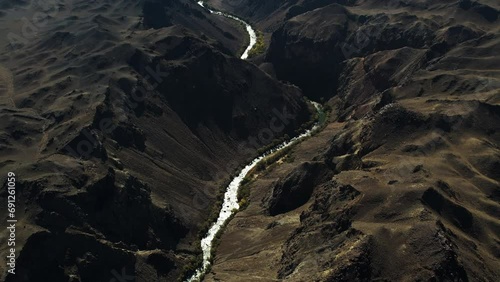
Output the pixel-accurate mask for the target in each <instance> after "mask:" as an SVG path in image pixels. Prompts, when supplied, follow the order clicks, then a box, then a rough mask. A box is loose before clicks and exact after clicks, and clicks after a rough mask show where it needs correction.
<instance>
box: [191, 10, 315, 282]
mask: <svg viewBox="0 0 500 282" xmlns="http://www.w3.org/2000/svg"><path fill="white" fill-rule="evenodd" d="M198 5H200V6H202V7H203V8H205V9H207V10H208V11H210V13H212V14H216V15H220V16H224V17H227V18H230V19H233V20H236V21H238V22H241V23H243V24H244V25H245V26H246V28H247V32H248V35H249V37H250V44H249V45H248V47H247V48H246V50H245V52H244V53H243V55H241V59H244V60H245V59H247V58H248V53H249V51H250V50H252V48H253V46H254V45H255V43H256V42H257V35H256V34H255V31H254V30H253V28H252V27H251V26H250V25H249V24H248V23H246V22H245V21H243V20H242V19H240V18H238V17H235V16H233V15H229V14H227V13H224V12H221V11H215V10H212V9H210V8H208V7H207V6H206V5H205V3H204V2H203V1H199V2H198ZM311 103H312V104H313V105H314V107H315V108H316V110H317V111H318V112H320V111H321V106H320V104H318V103H316V102H311ZM318 127H319V123H316V124H315V125H314V126H313V127H312V128H311V129H309V130H307V131H306V132H304V133H302V134H301V135H299V136H296V137H294V138H292V139H290V140H288V141H285V142H283V143H281V144H279V145H277V146H276V147H274V148H273V149H271V150H269V151H267V152H266V153H264V154H262V155H261V156H259V157H257V158H256V159H254V160H253V161H252V162H251V163H250V164H248V165H247V166H246V167H245V168H243V170H241V172H240V173H239V175H238V176H236V177H235V178H234V179H233V180H232V181H231V183H230V184H229V186H227V188H226V192H225V193H224V202H223V204H222V207H221V210H220V212H219V217H218V218H217V221H216V222H214V224H213V225H212V226H211V227H210V229H209V230H208V232H207V234H206V235H205V237H203V239H201V249H202V251H203V263H202V266H201V267H200V268H198V269H197V270H196V272H195V273H194V274H193V276H191V277H190V278H189V279H188V280H187V281H188V282H194V281H200V280H201V278H202V277H203V275H204V274H205V273H206V271H207V269H208V267H209V266H210V259H211V256H212V245H213V242H214V238H215V236H216V235H217V233H218V232H219V231H220V230H221V229H222V228H223V227H224V225H225V224H226V222H227V221H228V220H229V218H230V217H231V216H232V215H233V214H235V213H236V212H237V211H238V210H239V208H240V206H239V204H238V189H239V188H240V185H241V182H242V181H243V179H244V178H245V177H246V176H247V174H248V173H249V172H250V171H251V170H252V169H253V168H254V167H255V166H256V165H257V164H258V163H259V162H260V161H261V160H263V159H264V158H265V157H267V156H269V155H270V154H273V153H276V152H278V151H280V150H283V149H284V148H286V147H289V146H292V145H293V144H295V143H297V142H298V141H300V140H301V139H304V138H306V137H308V136H311V134H312V133H313V132H314V131H315V130H316V129H317V128H318Z"/></svg>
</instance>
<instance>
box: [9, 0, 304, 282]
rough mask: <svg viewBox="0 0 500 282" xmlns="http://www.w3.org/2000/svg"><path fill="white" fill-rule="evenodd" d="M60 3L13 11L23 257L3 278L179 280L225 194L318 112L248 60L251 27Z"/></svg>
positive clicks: (170, 7)
mask: <svg viewBox="0 0 500 282" xmlns="http://www.w3.org/2000/svg"><path fill="white" fill-rule="evenodd" d="M62 2H63V1H61V3H60V2H57V3H56V4H57V5H56V4H54V3H53V4H54V6H49V7H42V6H38V5H37V3H36V1H32V2H29V1H28V3H25V2H12V3H10V2H9V3H10V4H9V5H3V6H2V11H3V14H4V15H3V16H2V17H0V21H2V23H5V24H6V25H2V27H6V29H7V30H9V33H8V34H7V33H5V34H7V35H8V36H7V37H6V38H3V40H4V42H3V43H4V44H3V45H2V48H4V49H3V50H2V52H1V55H0V58H1V64H2V67H1V69H0V71H1V73H0V74H1V76H0V78H1V82H2V84H1V85H2V88H1V89H0V91H1V92H0V94H1V95H0V104H1V117H2V118H1V120H2V122H0V128H1V133H0V134H1V135H0V136H1V137H0V139H1V140H2V142H1V144H0V151H1V159H0V164H1V165H0V167H1V175H7V172H9V171H12V172H15V174H16V175H17V208H16V211H17V213H16V215H17V219H18V224H17V226H18V229H17V238H16V239H17V245H16V248H17V251H18V260H17V265H16V270H17V274H16V275H8V276H6V274H7V272H6V265H5V264H2V265H1V266H0V270H1V271H0V272H1V277H2V278H1V280H2V281H4V280H5V281H110V280H111V279H118V278H117V275H121V274H123V273H125V274H127V275H131V276H132V277H134V281H158V280H161V281H175V280H176V279H178V278H179V277H180V276H181V272H182V271H183V268H185V266H186V265H187V264H188V263H190V261H192V260H193V259H194V257H195V256H196V255H197V254H198V253H199V250H198V244H199V241H198V240H199V239H198V238H199V237H198V231H199V230H200V229H201V228H203V226H204V224H205V221H206V220H207V218H208V216H209V215H210V211H211V209H212V206H213V205H214V204H215V198H216V195H217V194H218V193H219V190H220V189H219V187H220V186H221V185H223V184H224V183H225V182H227V180H228V179H229V176H230V174H232V173H234V172H235V171H236V169H237V168H238V167H239V166H241V165H243V164H245V162H246V161H247V160H248V159H249V158H251V157H253V156H255V155H256V154H257V150H258V149H260V148H261V147H264V146H266V145H269V144H270V143H272V142H273V141H275V140H278V139H280V138H283V136H285V135H289V136H293V135H294V134H295V131H296V130H298V129H299V128H300V127H301V126H302V124H304V123H305V122H308V121H309V120H310V119H311V114H310V112H311V111H312V109H310V106H308V105H307V104H306V103H305V101H304V99H303V97H302V93H301V91H300V89H298V88H297V87H295V86H292V85H286V84H283V83H281V82H278V81H276V80H274V79H272V78H271V77H269V76H268V75H267V74H266V73H264V72H263V71H261V70H260V69H259V68H257V67H256V66H254V65H252V64H250V63H247V62H245V61H242V60H240V59H238V58H237V57H238V55H239V52H240V49H242V47H244V46H245V44H246V43H245V39H244V38H246V37H245V33H244V30H243V28H242V27H241V26H239V25H237V24H235V23H233V22H231V21H229V20H225V19H224V18H221V17H215V16H212V15H210V14H209V13H208V12H207V11H205V10H204V9H203V8H201V7H199V6H198V5H197V4H196V3H194V2H191V1H155V2H151V1H146V2H142V1H131V0H130V1H128V0H125V1H95V2H93V3H90V2H88V1H71V2H70V1H67V2H64V3H62ZM38 4H40V3H38ZM36 13H41V14H44V15H45V16H46V17H47V18H46V19H45V20H46V22H44V24H43V25H42V24H40V23H39V22H35V21H33V20H32V19H33V18H35V16H34V15H36ZM16 19H17V20H19V23H17V24H23V22H24V21H25V19H28V21H30V23H29V25H30V26H32V27H34V28H36V30H35V29H32V30H30V27H25V26H23V25H16V21H17V20H16ZM27 30H29V31H30V32H31V33H29V32H28V33H27V32H26V31H27ZM271 126H274V127H271ZM270 127H271V128H278V129H279V130H274V131H270V129H269V128H270ZM262 130H267V131H265V132H266V133H264V134H260V132H261V131H262ZM268 132H270V134H268ZM254 136H256V137H258V138H255V139H252V137H254ZM2 181H3V180H2ZM2 183H3V182H2ZM7 196H8V193H7V190H6V189H2V192H1V198H2V202H3V203H6V202H7ZM2 207H3V204H2ZM0 215H1V218H2V222H6V221H5V220H6V218H7V209H2V210H1V211H0ZM2 226H3V223H2ZM3 230H4V231H2V237H1V239H0V242H1V244H0V245H1V247H0V252H1V254H2V256H3V257H5V256H6V254H7V252H8V248H9V247H8V246H7V236H8V233H7V230H6V229H5V228H4V229H3ZM4 254H5V255H4Z"/></svg>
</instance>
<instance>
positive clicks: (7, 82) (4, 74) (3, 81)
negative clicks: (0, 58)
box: [0, 65, 16, 108]
mask: <svg viewBox="0 0 500 282" xmlns="http://www.w3.org/2000/svg"><path fill="white" fill-rule="evenodd" d="M2 85H3V86H4V87H5V90H6V92H7V99H9V102H10V105H9V106H10V107H12V108H16V103H15V102H14V94H15V88H14V76H13V75H12V72H11V71H10V70H9V69H7V68H6V67H4V66H2V65H0V86H2Z"/></svg>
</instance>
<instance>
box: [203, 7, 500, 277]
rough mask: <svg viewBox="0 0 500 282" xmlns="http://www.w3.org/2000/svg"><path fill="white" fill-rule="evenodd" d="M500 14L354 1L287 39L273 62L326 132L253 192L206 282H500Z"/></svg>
mask: <svg viewBox="0 0 500 282" xmlns="http://www.w3.org/2000/svg"><path fill="white" fill-rule="evenodd" d="M310 2H313V1H310ZM499 8H500V7H499V5H498V3H497V2H495V1H459V2H458V1H444V2H443V1H441V2H439V3H436V2H433V1H396V2H390V3H389V4H387V5H384V3H382V4H381V3H380V1H351V2H349V3H347V4H345V5H342V4H331V5H327V6H323V7H318V8H315V9H314V10H310V11H305V12H303V13H300V14H299V15H297V16H295V17H292V18H290V19H289V20H287V21H286V22H284V23H283V24H282V25H281V26H280V27H278V28H277V29H276V30H275V31H274V33H273V34H272V40H271V45H270V46H269V49H268V53H267V57H266V60H267V61H268V62H270V63H272V64H273V65H274V69H275V70H276V74H277V76H278V77H279V78H280V79H284V80H288V81H291V82H292V83H294V84H297V85H298V86H300V87H301V88H303V90H304V92H305V94H306V95H308V96H310V97H324V98H325V100H327V99H328V102H327V105H329V106H330V107H331V108H332V113H331V116H330V123H329V125H328V126H327V127H326V128H325V129H324V131H323V132H321V133H320V134H318V135H316V136H314V137H313V138H311V139H309V140H307V141H305V142H304V143H302V144H300V145H299V146H298V147H297V148H295V149H294V150H293V152H291V153H290V154H289V155H288V156H285V157H284V158H283V162H279V164H278V165H276V166H273V167H271V169H270V170H268V171H265V172H260V173H259V177H258V178H257V179H256V180H255V181H253V182H251V183H250V184H249V186H248V188H247V189H249V190H250V191H251V196H250V204H249V206H248V208H247V210H245V211H243V212H241V213H239V214H238V215H237V216H236V217H235V219H234V220H233V221H232V222H231V224H229V226H228V228H227V231H226V232H225V234H224V235H223V236H222V237H221V244H220V246H219V248H218V252H217V255H216V258H215V263H214V267H213V268H212V273H211V274H210V275H209V276H208V277H207V279H206V281H217V280H222V281H276V280H284V281H371V280H388V281H406V280H436V281H469V280H471V281H497V280H498V278H499V277H500V272H499V271H498V269H500V268H499V258H500V253H499V249H500V245H499V242H500V238H499V236H498V234H499V227H500V201H499V198H498V195H499V191H500V182H499V181H500V179H499V175H498V171H500V170H499V164H500V159H499V156H500V135H499V132H500V131H499V130H500V128H499V126H498V125H499V122H500V120H499V118H500V108H499V104H498V101H499V95H500V76H499V71H498V70H499V69H498V61H499V57H498V50H500V45H499V43H500V37H499V36H500V35H499V34H500V30H499V28H498V11H499ZM236 242H237V243H236Z"/></svg>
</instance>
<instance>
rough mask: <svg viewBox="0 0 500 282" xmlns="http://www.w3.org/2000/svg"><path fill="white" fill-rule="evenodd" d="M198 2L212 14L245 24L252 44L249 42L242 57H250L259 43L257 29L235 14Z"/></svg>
mask: <svg viewBox="0 0 500 282" xmlns="http://www.w3.org/2000/svg"><path fill="white" fill-rule="evenodd" d="M197 3H198V5H200V6H202V7H203V8H205V9H207V10H208V11H209V12H210V13H212V14H215V15H219V16H223V17H226V18H230V19H233V20H235V21H237V22H240V23H242V24H244V25H245V27H246V29H247V32H248V37H249V38H250V44H248V47H247V49H245V52H243V55H241V59H243V60H246V59H248V54H249V53H250V50H252V48H253V46H255V44H256V43H257V34H256V33H255V30H254V29H253V28H252V26H251V25H250V24H248V23H247V22H245V21H244V20H242V19H240V18H238V17H235V16H233V15H230V14H227V13H224V12H221V11H215V10H212V9H210V8H208V7H207V6H206V4H205V2H204V1H198V2H197Z"/></svg>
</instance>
